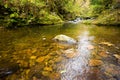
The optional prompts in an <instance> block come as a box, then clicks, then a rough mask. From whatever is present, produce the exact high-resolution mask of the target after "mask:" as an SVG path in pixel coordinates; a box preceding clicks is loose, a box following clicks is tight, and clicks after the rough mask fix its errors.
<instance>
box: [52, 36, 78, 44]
mask: <svg viewBox="0 0 120 80" xmlns="http://www.w3.org/2000/svg"><path fill="white" fill-rule="evenodd" d="M53 40H55V41H57V42H60V43H67V44H76V43H77V41H76V40H75V39H73V38H71V37H69V36H66V35H62V34H61V35H57V36H56V37H55V38H53Z"/></svg>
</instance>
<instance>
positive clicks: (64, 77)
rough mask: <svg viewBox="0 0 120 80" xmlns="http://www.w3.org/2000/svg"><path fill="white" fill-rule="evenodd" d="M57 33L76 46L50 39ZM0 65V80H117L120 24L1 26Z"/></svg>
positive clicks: (119, 78) (119, 59) (119, 79)
mask: <svg viewBox="0 0 120 80" xmlns="http://www.w3.org/2000/svg"><path fill="white" fill-rule="evenodd" d="M59 34H64V35H67V36H69V37H71V38H73V39H75V40H77V45H75V46H68V45H62V44H58V43H56V42H54V41H53V38H54V37H55V36H56V35H59ZM11 63H12V64H11ZM9 65H12V66H9ZM16 65H18V66H19V68H18V69H15V66H16ZM0 66H2V67H0V76H1V75H2V77H1V78H0V80H120V27H115V26H95V25H85V24H80V23H78V24H71V23H65V24H59V25H50V26H31V27H22V28H17V29H2V28H1V29H0ZM4 73H12V74H9V75H7V76H6V75H4Z"/></svg>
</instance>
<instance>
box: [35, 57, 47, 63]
mask: <svg viewBox="0 0 120 80" xmlns="http://www.w3.org/2000/svg"><path fill="white" fill-rule="evenodd" d="M44 60H45V57H38V58H37V59H36V62H38V63H41V62H43V61H44Z"/></svg>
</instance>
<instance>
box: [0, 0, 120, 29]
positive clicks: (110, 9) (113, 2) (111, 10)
mask: <svg viewBox="0 0 120 80" xmlns="http://www.w3.org/2000/svg"><path fill="white" fill-rule="evenodd" d="M119 8H120V1H119V0H109V1H108V0H97V1H96V0H17V1H16V0H1V1H0V10H1V12H0V22H1V23H2V24H3V25H1V26H4V27H11V26H12V27H15V26H24V25H31V24H40V25H44V24H57V23H61V22H64V21H68V20H73V19H75V18H77V17H78V18H83V19H84V18H86V17H89V18H91V19H96V20H93V21H83V23H88V24H91V23H92V24H98V25H119V24H120V23H119V22H120V10H119Z"/></svg>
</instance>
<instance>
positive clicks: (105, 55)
mask: <svg viewBox="0 0 120 80" xmlns="http://www.w3.org/2000/svg"><path fill="white" fill-rule="evenodd" d="M99 55H100V56H101V57H108V55H107V53H105V52H100V53H99Z"/></svg>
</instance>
